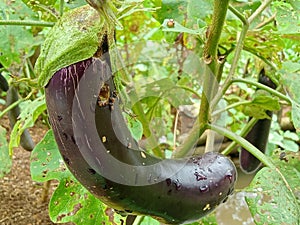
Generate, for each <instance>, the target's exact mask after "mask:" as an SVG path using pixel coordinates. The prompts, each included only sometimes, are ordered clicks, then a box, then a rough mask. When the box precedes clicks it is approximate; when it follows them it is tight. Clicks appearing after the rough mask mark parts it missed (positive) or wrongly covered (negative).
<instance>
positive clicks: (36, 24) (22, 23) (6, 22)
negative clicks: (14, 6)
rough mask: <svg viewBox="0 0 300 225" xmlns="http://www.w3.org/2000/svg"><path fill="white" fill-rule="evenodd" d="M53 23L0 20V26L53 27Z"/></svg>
mask: <svg viewBox="0 0 300 225" xmlns="http://www.w3.org/2000/svg"><path fill="white" fill-rule="evenodd" d="M54 24H55V23H52V22H43V21H35V20H0V25H16V26H33V27H53V26H54Z"/></svg>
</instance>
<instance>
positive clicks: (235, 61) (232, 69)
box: [212, 15, 249, 106]
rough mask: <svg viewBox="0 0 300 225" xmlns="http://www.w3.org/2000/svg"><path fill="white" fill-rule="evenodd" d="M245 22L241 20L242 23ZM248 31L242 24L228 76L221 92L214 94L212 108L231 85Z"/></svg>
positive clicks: (246, 26) (247, 25)
mask: <svg viewBox="0 0 300 225" xmlns="http://www.w3.org/2000/svg"><path fill="white" fill-rule="evenodd" d="M239 16H240V15H239ZM245 21H246V20H242V22H243V23H244V22H245ZM248 29H249V23H247V22H246V23H244V24H243V28H242V32H241V34H240V36H239V39H238V43H237V45H236V49H235V54H234V57H233V62H232V64H231V67H230V71H229V74H228V76H227V77H226V80H225V81H224V84H223V86H222V88H221V90H220V91H219V92H218V93H217V94H216V96H215V97H214V99H213V100H212V105H213V106H215V105H217V104H218V102H219V100H220V99H221V98H222V96H223V94H224V93H225V92H226V90H227V89H228V87H229V86H230V84H231V80H232V78H233V76H234V73H235V71H236V68H237V65H238V61H239V59H240V55H241V52H242V49H243V44H244V39H245V38H246V35H247V31H248Z"/></svg>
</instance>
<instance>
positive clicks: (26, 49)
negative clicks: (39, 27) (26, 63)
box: [0, 0, 39, 68]
mask: <svg viewBox="0 0 300 225" xmlns="http://www.w3.org/2000/svg"><path fill="white" fill-rule="evenodd" d="M0 19H1V20H28V19H30V20H37V19H38V15H37V14H36V13H34V12H32V11H31V10H30V9H29V8H28V7H27V6H26V5H25V4H24V3H23V2H21V1H8V0H4V1H0ZM0 29H1V32H0V40H1V42H0V63H1V64H2V65H3V66H4V67H5V68H8V67H10V66H11V65H12V63H21V61H22V58H23V57H25V56H28V54H29V53H30V50H31V49H32V47H33V46H36V45H38V44H39V42H38V41H37V39H36V38H35V37H33V34H32V32H31V30H30V29H28V28H27V27H25V26H8V25H2V26H0ZM15 66H16V65H15Z"/></svg>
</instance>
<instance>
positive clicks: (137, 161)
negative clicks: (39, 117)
mask: <svg viewBox="0 0 300 225" xmlns="http://www.w3.org/2000/svg"><path fill="white" fill-rule="evenodd" d="M106 61H107V59H106ZM99 65H100V66H99ZM89 66H93V67H94V68H98V69H94V70H92V71H95V74H93V75H91V74H90V75H89V76H88V77H84V78H82V77H83V76H84V75H83V73H84V71H85V70H86V69H87V68H88V67H89ZM108 67H109V65H108V63H106V62H105V61H101V60H100V59H96V58H91V59H88V60H85V61H82V62H79V63H76V64H74V65H71V66H69V67H67V68H64V69H61V70H60V71H58V72H57V73H55V74H54V75H53V77H52V79H51V80H50V82H49V83H48V85H47V86H46V88H45V92H46V103H47V108H48V113H49V118H50V123H51V126H52V129H53V132H54V135H55V140H56V142H57V144H58V147H59V150H60V153H61V155H62V157H63V159H64V161H65V163H66V165H67V166H68V168H69V169H70V171H71V172H72V173H73V174H74V176H75V177H76V178H77V179H78V180H79V181H80V182H81V183H82V185H84V186H85V187H86V188H87V189H88V190H89V191H90V192H91V193H92V194H94V195H95V196H96V197H98V198H99V199H101V200H102V201H103V202H104V203H106V204H107V205H108V206H110V207H113V208H115V209H116V210H119V211H122V212H126V213H133V214H144V215H150V216H153V217H154V218H156V219H158V220H160V221H162V222H164V223H167V224H183V223H188V222H192V221H196V220H198V219H200V218H201V217H203V216H205V215H207V214H208V213H210V212H211V211H213V210H214V209H215V208H216V206H217V205H219V204H220V203H222V202H224V201H225V200H226V199H227V197H228V195H229V194H230V193H232V191H233V188H234V184H235V181H236V177H237V172H236V168H235V166H234V164H233V163H232V162H231V160H229V159H228V158H227V157H225V156H223V155H221V154H219V153H214V152H211V153H206V154H204V155H202V156H195V157H191V158H188V159H176V160H175V159H172V160H168V162H167V163H168V165H169V166H174V165H175V166H177V165H178V166H182V165H183V167H182V168H181V169H180V170H179V171H177V172H176V173H175V174H173V175H170V174H169V173H168V172H167V171H165V170H164V168H162V170H161V171H160V172H159V174H156V175H157V176H159V177H160V179H161V181H160V182H157V183H155V182H150V181H149V185H144V186H134V185H124V184H120V183H117V182H114V181H112V180H110V179H107V178H105V177H103V176H102V175H101V174H100V173H98V172H96V171H99V170H100V168H96V167H97V166H95V165H91V163H90V160H93V159H98V160H100V161H101V154H103V151H105V152H106V151H107V150H109V153H110V154H111V155H113V156H114V157H115V158H117V159H118V160H120V161H123V162H125V163H127V164H130V165H138V166H140V165H151V164H153V163H157V162H159V161H160V159H157V158H155V157H153V156H151V155H148V154H147V153H144V154H141V153H140V151H136V150H133V149H136V148H138V145H137V143H136V142H135V141H134V140H133V138H132V137H131V135H130V132H129V130H128V129H127V126H126V123H125V121H124V119H123V116H122V114H121V110H120V107H119V99H118V98H115V100H114V103H113V108H112V106H109V105H106V106H99V105H98V104H96V106H95V109H94V110H95V113H94V116H95V118H83V119H86V120H87V121H89V120H92V119H95V123H96V127H97V132H98V134H97V135H98V136H99V139H101V138H103V137H104V136H105V141H103V145H101V146H99V148H98V149H93V151H91V152H90V153H87V154H88V157H86V155H85V158H84V157H83V154H82V152H81V151H80V150H79V148H78V145H79V144H78V143H76V138H75V137H74V130H73V126H72V107H73V99H74V96H75V90H76V89H77V87H78V82H79V81H80V80H81V79H88V80H90V81H91V82H90V84H91V85H93V83H96V82H94V79H95V77H96V76H103V71H99V68H100V70H101V68H103V69H107V68H108ZM105 83H106V85H108V86H109V87H110V95H111V96H112V95H113V94H114V90H115V87H114V84H113V80H112V78H110V79H108V80H106V81H105ZM89 88H90V89H93V87H92V86H91V87H89ZM99 92H100V90H99V91H98V93H99ZM86 101H89V99H86ZM112 118H116V119H117V122H116V121H115V120H112ZM116 127H117V128H118V130H119V131H118V133H119V134H121V136H122V137H121V138H120V135H119V136H118V137H116V134H115V131H114V129H116ZM84 129H89V128H88V126H87V127H86V128H84ZM122 139H123V140H122ZM124 140H126V141H127V142H128V143H130V146H129V145H125V144H124ZM100 148H104V149H100ZM104 163H105V162H104ZM106 167H107V168H105V169H107V170H114V169H116V168H109V165H107V166H106ZM101 169H103V168H101Z"/></svg>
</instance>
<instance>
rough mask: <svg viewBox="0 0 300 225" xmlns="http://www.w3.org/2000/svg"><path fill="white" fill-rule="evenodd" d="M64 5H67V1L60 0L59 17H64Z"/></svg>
mask: <svg viewBox="0 0 300 225" xmlns="http://www.w3.org/2000/svg"><path fill="white" fill-rule="evenodd" d="M64 5H65V0H60V2H59V16H62V15H63V14H64Z"/></svg>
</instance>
